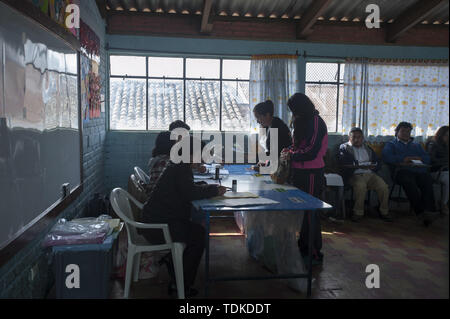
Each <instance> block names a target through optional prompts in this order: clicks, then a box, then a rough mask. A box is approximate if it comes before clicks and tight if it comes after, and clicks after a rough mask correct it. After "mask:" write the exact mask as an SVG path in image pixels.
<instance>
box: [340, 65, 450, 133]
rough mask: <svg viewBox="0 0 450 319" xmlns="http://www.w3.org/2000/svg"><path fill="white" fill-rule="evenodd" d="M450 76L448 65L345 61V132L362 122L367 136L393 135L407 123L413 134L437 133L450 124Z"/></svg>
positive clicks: (361, 124) (360, 124)
mask: <svg viewBox="0 0 450 319" xmlns="http://www.w3.org/2000/svg"><path fill="white" fill-rule="evenodd" d="M448 77H449V70H448V66H444V65H432V64H431V65H404V64H403V65H402V64H379V63H376V64H371V63H368V64H367V65H366V66H365V65H364V64H361V63H359V64H358V63H349V64H347V65H346V67H345V76H344V105H343V125H342V126H343V133H348V131H349V130H350V128H351V127H352V126H362V127H363V129H364V130H365V132H366V133H367V134H368V135H372V136H378V135H394V129H395V127H396V126H397V124H398V123H400V122H403V121H406V122H410V123H411V124H412V125H413V127H414V130H413V132H412V135H414V136H423V137H426V136H430V135H434V134H435V132H436V130H437V129H439V127H441V126H443V125H448V123H449V101H448V98H449V97H448V90H449V81H448Z"/></svg>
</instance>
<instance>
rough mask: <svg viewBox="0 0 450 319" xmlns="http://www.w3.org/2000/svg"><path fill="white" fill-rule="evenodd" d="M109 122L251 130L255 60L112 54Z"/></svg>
mask: <svg viewBox="0 0 450 319" xmlns="http://www.w3.org/2000/svg"><path fill="white" fill-rule="evenodd" d="M110 64H111V67H110V69H111V74H110V128H111V129H112V130H167V129H168V127H169V124H170V123H171V122H173V121H175V120H183V121H185V122H186V123H187V124H189V126H190V127H191V128H192V129H193V130H208V131H216V130H223V131H248V130H249V128H250V109H249V108H250V103H249V77H250V60H234V59H219V58H217V59H214V58H193V57H150V56H148V57H145V56H140V57H137V56H117V55H112V56H111V57H110Z"/></svg>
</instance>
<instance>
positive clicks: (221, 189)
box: [217, 186, 227, 196]
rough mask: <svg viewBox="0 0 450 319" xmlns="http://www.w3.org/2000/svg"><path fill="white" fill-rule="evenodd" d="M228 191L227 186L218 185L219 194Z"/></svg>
mask: <svg viewBox="0 0 450 319" xmlns="http://www.w3.org/2000/svg"><path fill="white" fill-rule="evenodd" d="M226 192H227V188H226V187H225V186H218V187H217V196H222V195H223V194H225V193H226Z"/></svg>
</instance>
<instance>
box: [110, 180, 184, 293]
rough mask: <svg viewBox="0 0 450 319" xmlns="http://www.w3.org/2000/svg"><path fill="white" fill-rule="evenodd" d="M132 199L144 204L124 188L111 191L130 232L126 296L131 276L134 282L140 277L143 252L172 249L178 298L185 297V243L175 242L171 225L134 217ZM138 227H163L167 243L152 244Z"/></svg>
mask: <svg viewBox="0 0 450 319" xmlns="http://www.w3.org/2000/svg"><path fill="white" fill-rule="evenodd" d="M130 201H132V202H133V203H134V204H135V205H136V206H138V207H139V208H140V209H143V207H144V205H143V204H141V203H140V202H139V201H137V200H136V199H135V198H133V196H131V195H130V194H128V192H126V191H125V190H123V189H122V188H115V189H113V190H112V191H111V196H110V202H111V206H112V208H113V209H114V211H115V213H116V214H117V215H118V216H119V217H120V218H121V219H122V220H123V221H124V222H125V226H126V228H127V232H128V254H127V268H126V276H125V291H124V298H128V296H129V293H130V285H131V276H132V275H133V277H134V278H133V280H134V282H136V281H138V279H139V266H140V261H141V260H140V259H141V253H142V252H151V251H162V250H171V252H172V260H173V264H174V268H175V280H176V285H177V291H178V298H179V299H184V278H183V251H184V248H185V246H186V245H185V244H184V243H174V242H172V238H171V237H170V232H169V226H168V225H167V224H144V223H140V222H136V221H134V219H133V214H132V211H131V206H130ZM137 228H141V229H161V230H162V231H163V234H164V240H165V242H166V243H165V244H161V245H151V244H150V243H149V242H148V241H147V240H146V239H145V238H144V237H143V236H141V235H139V234H138V233H137Z"/></svg>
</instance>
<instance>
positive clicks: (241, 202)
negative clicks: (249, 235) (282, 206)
mask: <svg viewBox="0 0 450 319" xmlns="http://www.w3.org/2000/svg"><path fill="white" fill-rule="evenodd" d="M197 203H198V205H200V206H214V207H224V206H225V207H245V206H260V205H274V204H279V202H277V201H274V200H271V199H268V198H264V197H257V198H229V199H216V198H211V199H204V200H201V201H197Z"/></svg>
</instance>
